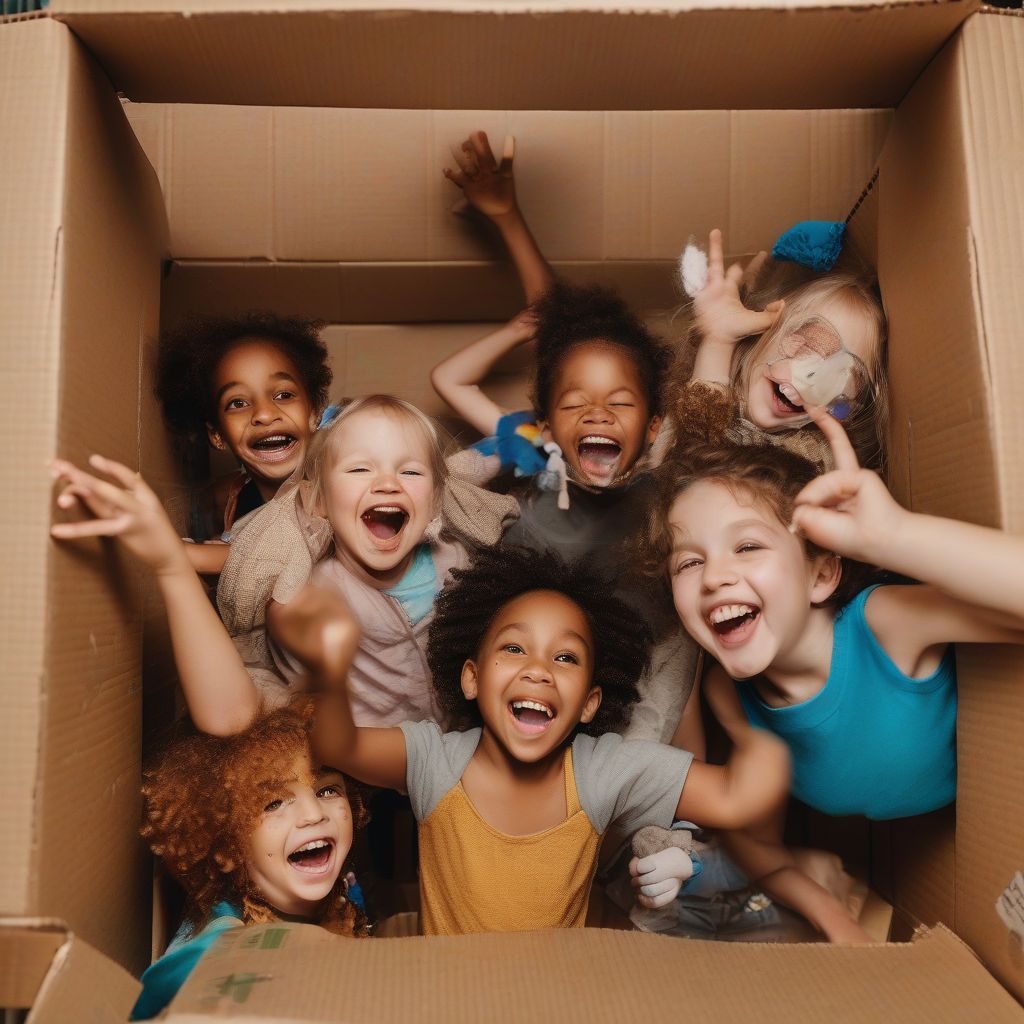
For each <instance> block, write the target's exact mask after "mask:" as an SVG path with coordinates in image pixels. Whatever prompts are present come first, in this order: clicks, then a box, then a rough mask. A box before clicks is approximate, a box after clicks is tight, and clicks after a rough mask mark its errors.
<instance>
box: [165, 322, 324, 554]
mask: <svg viewBox="0 0 1024 1024" xmlns="http://www.w3.org/2000/svg"><path fill="white" fill-rule="evenodd" d="M322 326H323V325H322V324H321V323H319V322H318V321H315V320H309V319H306V318H303V317H282V316H277V315H275V314H273V313H268V312H252V313H246V314H243V315H241V316H237V317H212V316H205V317H200V316H192V317H189V318H188V319H186V320H185V321H183V322H182V323H181V324H180V325H178V327H176V328H175V329H174V330H172V331H167V332H165V333H164V334H163V335H162V336H161V338H160V345H159V350H158V359H157V384H156V395H157V398H159V400H160V403H161V405H162V406H163V410H164V418H165V420H166V423H167V426H168V429H169V430H170V431H171V434H172V437H173V438H174V439H175V441H176V447H177V448H178V449H179V451H178V454H179V457H180V459H181V461H182V463H183V468H184V469H185V472H186V476H187V477H189V478H190V483H191V484H193V485H194V489H193V491H192V492H191V493H190V495H189V510H188V522H187V530H188V534H189V536H190V538H192V539H193V540H195V541H198V542H217V541H219V540H221V539H227V536H228V535H229V534H230V530H231V527H232V525H233V524H234V522H235V521H236V520H237V519H240V518H242V516H244V515H246V514H247V513H249V512H251V511H253V510H254V509H256V508H259V507H260V505H262V504H263V503H264V502H266V501H269V500H270V498H272V497H273V496H274V495H275V494H276V493H277V490H278V488H279V487H280V486H281V484H282V483H283V482H284V481H285V480H287V479H288V477H289V476H291V474H292V473H293V472H294V471H295V469H297V468H298V467H299V466H301V465H302V460H303V458H304V457H305V453H306V447H307V445H308V443H309V439H310V437H311V436H312V434H313V432H314V431H315V429H316V426H317V423H318V421H319V419H320V415H321V413H322V412H323V410H324V407H325V406H326V404H327V389H328V387H329V386H330V383H331V370H330V368H329V367H328V365H327V349H326V346H325V345H324V343H323V342H322V341H321V340H320V337H319V332H320V328H321V327H322ZM207 444H208V445H209V447H210V448H213V449H214V450H215V451H226V452H230V453H231V454H232V455H233V456H234V457H235V459H236V461H237V462H238V471H237V472H235V473H230V474H228V475H226V476H222V477H220V478H218V479H215V480H209V479H208V466H207V460H206V458H205V452H206V451H207V450H208V449H207ZM199 453H203V454H204V457H203V458H201V459H200V458H198V455H199ZM197 463H199V465H197ZM226 557H227V551H226V549H224V548H222V547H221V546H220V545H219V544H216V543H211V544H210V545H209V546H208V547H200V546H198V545H196V546H190V551H189V558H190V560H191V561H192V563H193V564H194V565H195V566H196V568H197V569H198V570H199V571H201V572H204V573H216V572H219V571H220V569H221V567H222V565H223V562H224V559H225V558H226Z"/></svg>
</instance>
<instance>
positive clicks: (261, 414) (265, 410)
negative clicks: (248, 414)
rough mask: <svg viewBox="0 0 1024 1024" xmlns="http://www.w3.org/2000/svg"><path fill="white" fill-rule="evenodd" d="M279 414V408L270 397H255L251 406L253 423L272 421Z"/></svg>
mask: <svg viewBox="0 0 1024 1024" xmlns="http://www.w3.org/2000/svg"><path fill="white" fill-rule="evenodd" d="M279 416H280V410H279V409H278V408H277V405H276V403H275V402H274V400H273V399H272V398H260V399H257V400H256V402H255V403H254V404H253V407H252V421H253V423H260V424H267V423H273V422H274V420H276V419H277V418H278V417H279Z"/></svg>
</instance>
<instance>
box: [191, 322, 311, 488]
mask: <svg viewBox="0 0 1024 1024" xmlns="http://www.w3.org/2000/svg"><path fill="white" fill-rule="evenodd" d="M213 393H214V402H215V408H216V410H217V422H216V424H210V425H209V427H208V432H209V437H210V443H211V444H212V445H213V446H214V447H215V448H220V449H228V450H230V452H231V453H232V454H233V455H234V456H235V458H236V459H238V461H239V462H240V463H241V464H242V465H243V466H244V467H245V469H246V470H248V472H249V475H250V476H251V477H252V479H253V480H254V481H255V483H256V486H257V488H258V489H259V492H260V494H261V495H262V496H263V498H264V499H265V500H267V499H269V498H272V497H273V496H274V494H275V493H276V492H277V489H278V487H279V486H280V485H281V484H282V483H283V482H284V481H285V480H287V479H288V477H289V476H290V475H291V474H292V472H293V471H294V470H295V469H296V468H297V467H298V466H300V465H301V464H302V460H303V458H304V457H305V454H306V445H307V443H308V441H309V438H310V436H311V435H312V433H313V431H314V430H315V429H316V410H314V409H313V408H312V406H311V404H310V399H309V395H308V393H307V392H306V388H305V385H304V384H303V382H302V377H301V375H300V373H299V370H298V368H297V367H296V366H295V363H293V362H292V360H291V359H289V358H288V356H286V355H285V354H284V353H283V352H282V351H281V350H280V349H279V348H278V347H277V346H276V345H275V344H274V343H273V342H270V341H263V340H260V339H258V338H252V339H248V340H245V341H241V342H239V343H238V344H237V345H235V346H234V348H232V349H231V350H230V351H229V352H228V353H227V354H226V355H225V356H224V357H223V358H222V359H221V361H220V362H219V363H218V364H217V369H216V372H215V373H214V375H213Z"/></svg>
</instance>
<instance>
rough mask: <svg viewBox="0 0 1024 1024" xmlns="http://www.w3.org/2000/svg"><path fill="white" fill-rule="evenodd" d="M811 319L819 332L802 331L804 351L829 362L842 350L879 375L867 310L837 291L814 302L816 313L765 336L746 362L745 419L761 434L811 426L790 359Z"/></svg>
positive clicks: (797, 316) (796, 316)
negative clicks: (833, 355)
mask: <svg viewBox="0 0 1024 1024" xmlns="http://www.w3.org/2000/svg"><path fill="white" fill-rule="evenodd" d="M812 313H813V315H812ZM810 320H814V321H817V327H816V329H812V330H809V331H805V332H804V333H806V334H807V338H806V344H805V345H804V346H803V347H804V349H805V350H807V351H813V352H814V353H815V354H817V355H819V356H822V357H827V356H830V355H832V354H833V352H836V351H839V348H840V347H842V348H845V349H846V350H847V351H848V352H850V353H852V354H853V355H854V356H856V357H857V358H858V359H859V360H860V361H861V362H862V363H863V364H864V365H865V366H867V367H868V369H869V371H870V372H872V373H873V372H875V371H874V370H873V369H872V368H873V367H875V366H876V364H877V362H878V347H879V339H878V329H877V327H876V324H875V321H874V320H873V319H872V317H871V316H869V314H868V312H867V310H866V309H865V308H864V307H862V306H861V305H859V304H857V303H855V302H853V301H851V300H850V298H848V297H847V296H845V295H844V294H843V293H842V292H836V293H834V294H832V295H829V296H828V297H827V298H824V299H821V300H819V301H817V302H815V303H814V305H813V310H811V309H805V310H802V311H800V313H797V312H796V311H793V313H792V315H786V316H784V317H783V319H782V320H781V321H780V322H779V324H778V325H777V327H776V328H772V329H771V330H770V331H768V332H766V333H765V335H764V336H763V337H762V338H761V340H760V341H758V342H757V344H756V345H755V347H754V349H753V351H752V352H751V353H750V357H749V360H748V365H749V366H750V370H749V374H748V378H747V384H746V394H745V410H746V417H747V419H748V420H750V421H751V422H752V423H754V424H756V425H757V426H759V427H760V428H761V429H762V430H785V429H793V428H796V427H801V426H804V425H805V424H806V423H808V422H809V421H810V420H809V417H808V416H807V413H806V412H805V411H804V407H803V404H802V399H801V396H800V394H799V393H798V391H797V390H796V388H795V387H794V385H793V381H794V367H793V360H792V359H790V358H786V356H787V354H788V353H789V350H790V349H791V348H793V347H795V346H796V343H797V341H798V340H799V339H794V337H793V335H794V332H799V331H800V330H801V323H800V322H806V321H810ZM798 321H799V322H798ZM813 326H814V325H812V327H813ZM829 328H830V329H829ZM826 335H827V336H828V340H826Z"/></svg>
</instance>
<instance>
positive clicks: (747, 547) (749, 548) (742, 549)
mask: <svg viewBox="0 0 1024 1024" xmlns="http://www.w3.org/2000/svg"><path fill="white" fill-rule="evenodd" d="M763 548H764V545H762V544H752V543H747V544H741V545H740V546H739V547H738V548H737V549H736V550H737V551H740V552H747V551H761V550H763Z"/></svg>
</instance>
